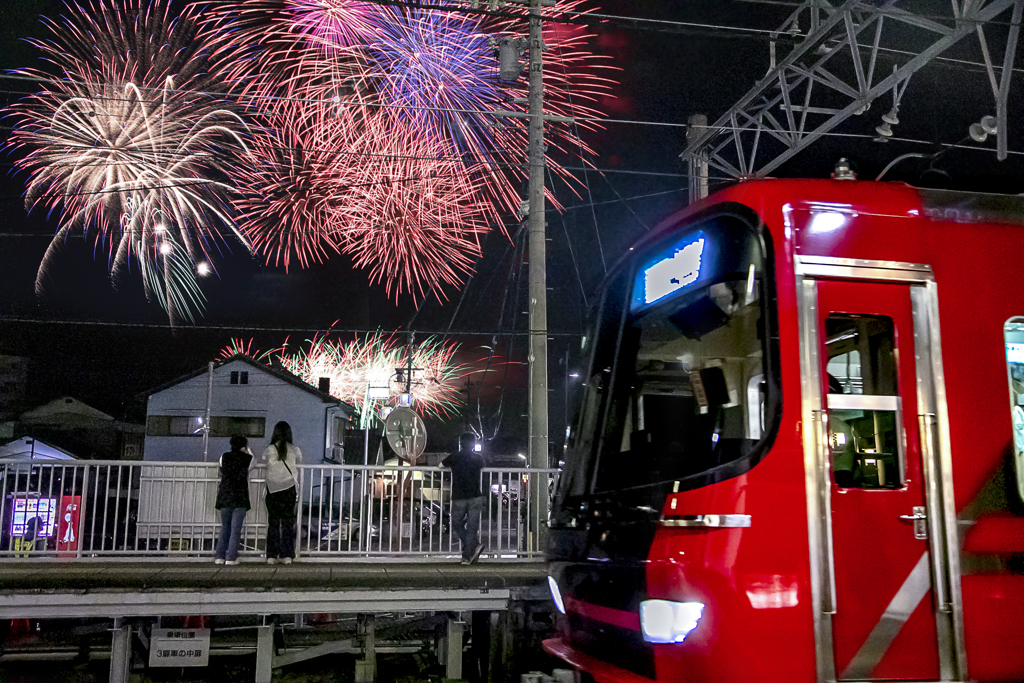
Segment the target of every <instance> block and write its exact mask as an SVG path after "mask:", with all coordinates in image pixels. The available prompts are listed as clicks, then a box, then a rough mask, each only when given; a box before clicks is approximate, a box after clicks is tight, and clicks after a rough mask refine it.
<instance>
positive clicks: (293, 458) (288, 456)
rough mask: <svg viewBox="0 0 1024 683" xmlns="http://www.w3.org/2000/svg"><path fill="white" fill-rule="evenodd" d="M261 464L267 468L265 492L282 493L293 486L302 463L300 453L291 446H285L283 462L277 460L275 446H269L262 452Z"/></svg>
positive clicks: (296, 448)
mask: <svg viewBox="0 0 1024 683" xmlns="http://www.w3.org/2000/svg"><path fill="white" fill-rule="evenodd" d="M262 461H263V464H264V465H266V466H267V490H268V491H270V492H271V493H277V492H278V491H284V490H286V489H290V488H291V487H293V486H295V481H296V475H298V468H297V467H296V466H297V465H298V464H299V463H300V462H302V451H300V450H299V449H298V447H297V446H294V445H292V444H288V445H287V449H286V452H285V456H284V460H281V459H280V458H278V452H277V446H275V445H274V444H270V445H269V446H267V449H266V450H265V451H263V458H262Z"/></svg>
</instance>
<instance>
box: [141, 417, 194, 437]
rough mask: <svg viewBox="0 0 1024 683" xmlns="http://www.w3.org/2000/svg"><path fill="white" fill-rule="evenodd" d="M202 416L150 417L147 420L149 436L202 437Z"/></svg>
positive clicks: (147, 433)
mask: <svg viewBox="0 0 1024 683" xmlns="http://www.w3.org/2000/svg"><path fill="white" fill-rule="evenodd" d="M202 427H203V418H202V416H201V415H150V416H149V418H148V419H147V420H146V435H147V436H200V435H201V434H202V433H203V432H202Z"/></svg>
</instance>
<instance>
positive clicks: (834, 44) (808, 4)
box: [683, 0, 1022, 178]
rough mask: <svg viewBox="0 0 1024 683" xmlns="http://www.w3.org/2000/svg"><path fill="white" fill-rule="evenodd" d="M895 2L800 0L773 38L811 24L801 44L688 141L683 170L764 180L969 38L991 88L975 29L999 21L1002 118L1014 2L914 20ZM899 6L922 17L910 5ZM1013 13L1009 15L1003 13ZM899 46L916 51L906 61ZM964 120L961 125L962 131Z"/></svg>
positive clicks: (970, 3)
mask: <svg viewBox="0 0 1024 683" xmlns="http://www.w3.org/2000/svg"><path fill="white" fill-rule="evenodd" d="M897 3H898V0H896V1H894V2H889V3H874V4H869V3H864V2H860V1H859V0H847V1H846V2H844V3H843V4H842V5H841V6H839V7H832V6H830V5H829V4H828V3H823V2H821V0H805V1H804V2H803V3H801V4H800V5H799V6H798V7H797V9H796V11H794V12H793V14H792V15H790V17H789V18H788V19H787V20H786V22H785V24H783V26H782V27H780V28H779V30H778V33H777V35H784V34H789V35H792V33H791V30H792V29H793V28H794V27H796V28H797V30H802V29H803V27H804V26H806V25H809V26H810V30H809V31H808V33H807V34H806V36H805V37H804V39H803V40H802V41H801V42H800V43H799V44H797V45H795V46H794V48H793V49H792V51H791V52H790V53H789V54H788V55H787V56H786V57H785V58H783V59H781V60H779V59H776V61H775V65H774V67H773V68H772V69H771V70H770V71H769V72H768V74H767V75H766V76H765V77H764V78H763V79H762V80H761V81H759V82H758V83H757V85H755V86H754V87H753V88H752V89H751V90H750V91H748V92H747V94H746V95H744V96H743V97H742V98H740V100H739V101H738V102H737V103H736V104H735V105H734V106H733V107H732V108H731V109H730V110H729V111H727V112H726V113H724V114H722V116H720V117H719V118H718V120H717V121H715V123H714V124H712V125H711V126H710V127H708V128H706V129H705V130H704V133H703V134H701V135H696V134H695V135H694V136H692V137H691V136H690V135H687V145H686V150H685V151H684V152H683V157H684V158H686V159H687V161H688V162H691V163H700V162H706V163H707V164H708V165H709V166H711V167H714V168H716V169H717V170H720V171H722V172H724V173H726V174H728V175H731V176H733V177H736V178H748V177H763V176H765V175H768V174H769V173H771V172H772V171H774V170H775V169H777V168H779V167H780V166H781V165H782V164H784V163H785V162H786V161H788V160H789V159H791V158H793V157H794V156H795V155H797V154H799V153H800V152H801V151H803V150H804V149H806V148H807V147H808V146H810V145H811V144H813V143H814V142H815V141H816V140H818V139H819V138H821V137H822V136H823V135H826V134H828V133H830V132H831V131H832V130H834V129H835V128H836V127H837V126H839V125H840V124H842V123H843V122H844V121H846V120H847V119H849V118H850V117H851V116H858V115H862V114H864V113H865V112H866V111H867V110H868V109H869V107H870V106H871V103H872V102H873V101H874V100H875V99H876V98H877V97H879V96H880V95H884V94H886V93H889V92H893V91H895V92H896V93H897V94H898V95H902V93H903V89H904V88H906V85H907V81H908V80H909V79H910V77H911V76H912V75H913V74H914V73H916V72H917V71H918V70H920V69H921V68H923V67H924V66H925V65H926V64H928V63H929V62H931V61H932V60H935V59H940V55H941V54H942V53H943V52H944V51H945V50H947V49H948V48H950V47H952V46H953V45H954V44H956V43H958V42H959V41H961V40H962V39H963V38H965V37H966V36H969V35H972V34H977V35H978V36H979V38H980V40H981V41H982V52H983V53H984V54H983V55H982V56H983V58H984V62H985V64H984V66H986V67H987V71H988V73H989V78H990V79H991V80H993V82H994V81H995V78H994V67H993V65H992V62H991V59H990V57H989V53H988V46H987V45H985V43H984V42H983V41H984V33H983V31H982V30H981V26H982V25H983V24H985V23H986V22H989V21H992V20H994V19H997V18H999V17H1000V15H1004V20H1007V19H1008V20H1009V21H1010V30H1009V32H1008V39H1007V51H1006V53H1005V54H1006V56H1005V58H1004V60H1003V69H1002V78H1001V82H1000V83H999V88H998V90H997V92H996V100H997V107H996V109H997V117H998V116H999V112H1000V110H1002V111H1003V115H1004V116H1005V104H1004V103H1005V97H1003V94H1004V93H1008V92H1009V83H1010V73H1011V72H1012V70H1013V68H1012V67H1013V57H1014V54H1015V52H1016V44H1017V37H1018V34H1019V26H1020V14H1021V5H1022V3H1021V2H1020V0H953V2H952V3H951V4H952V11H951V13H950V14H949V16H947V17H936V16H935V15H934V14H930V15H928V16H922V15H917V14H915V13H914V12H913V11H911V9H904V8H902V7H897V6H896V5H897ZM904 4H905V5H906V7H907V8H912V9H915V10H918V11H920V8H919V7H917V4H916V3H911V2H909V1H908V2H906V3H904ZM1011 9H1012V10H1013V16H1012V17H1010V16H1008V15H1006V14H1005V13H1007V12H1008V11H1009V10H1011ZM947 11H949V10H947ZM883 22H884V25H885V31H883V28H882V25H883ZM797 35H799V34H797ZM887 36H888V37H890V41H892V40H894V37H895V36H899V37H900V39H899V43H898V44H897V43H893V44H892V45H888V44H887V43H886V40H885V38H886V37H887ZM907 45H920V46H921V47H920V49H919V50H918V52H916V53H915V54H913V55H907V53H906V51H905V48H906V46H907ZM777 49H778V48H777V47H776V51H777ZM880 55H884V56H886V57H889V58H891V59H893V60H894V61H895V60H900V61H897V63H896V65H895V66H896V68H895V69H894V70H893V71H892V73H890V74H883V73H878V72H884V71H885V70H884V69H876V68H875V67H876V64H877V61H878V57H879V56H880ZM865 62H866V64H867V68H866V69H865ZM900 62H902V63H900ZM994 89H995V88H994ZM779 110H781V111H779ZM797 113H799V114H800V116H795V115H794V114H797ZM883 113H884V112H883ZM972 116H975V115H973V114H972ZM975 120H976V118H975ZM969 122H970V121H969V120H968V121H965V128H966V127H967V124H968V123H969ZM1004 128H1005V126H1002V124H1001V123H1000V124H999V133H1000V135H999V143H1000V148H999V154H1000V158H1004V155H1005V149H1004V148H1003V147H1002V145H1003V144H1004V143H1005V140H1006V136H1005V134H1003V129H1004ZM762 134H763V135H762ZM759 154H760V160H758V159H757V157H758V155H759ZM755 162H756V163H755Z"/></svg>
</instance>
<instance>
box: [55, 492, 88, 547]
mask: <svg viewBox="0 0 1024 683" xmlns="http://www.w3.org/2000/svg"><path fill="white" fill-rule="evenodd" d="M81 507H82V497H81V496H61V497H60V509H59V510H58V511H57V557H74V556H75V555H76V554H77V551H78V547H79V546H78V544H79V541H80V539H79V538H78V517H79V515H80V514H81Z"/></svg>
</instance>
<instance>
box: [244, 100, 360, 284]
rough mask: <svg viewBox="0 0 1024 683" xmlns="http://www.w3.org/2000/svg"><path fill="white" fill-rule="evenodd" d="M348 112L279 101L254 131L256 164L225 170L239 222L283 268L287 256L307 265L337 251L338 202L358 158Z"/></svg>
mask: <svg viewBox="0 0 1024 683" xmlns="http://www.w3.org/2000/svg"><path fill="white" fill-rule="evenodd" d="M332 114H333V115H332ZM348 114H349V110H347V109H342V110H339V111H336V112H335V111H328V110H326V108H324V107H320V108H317V107H308V106H301V105H298V104H296V103H294V102H284V103H283V104H281V105H279V106H278V107H276V108H275V111H273V112H272V113H271V114H270V116H269V117H268V124H269V125H268V126H267V127H266V128H265V129H264V130H263V131H261V132H260V133H258V134H256V135H255V136H254V139H253V141H252V144H251V145H250V150H251V154H252V156H253V158H254V159H255V162H254V163H253V164H251V165H249V164H247V165H244V166H239V167H234V168H230V169H228V173H229V175H230V177H231V179H232V181H233V183H234V185H235V188H236V190H237V195H236V198H235V199H234V200H233V202H232V203H233V205H234V208H235V210H236V212H237V213H238V222H239V224H240V225H242V226H243V227H244V229H245V231H246V234H247V235H248V236H249V238H250V240H251V242H252V245H253V250H254V251H256V252H257V253H259V254H261V255H262V256H263V257H264V258H265V259H266V261H267V263H271V264H274V265H282V266H284V268H285V270H286V271H287V270H288V268H289V267H290V265H291V264H292V260H293V259H294V260H295V261H297V262H298V264H299V265H300V266H301V267H304V268H305V267H307V266H309V265H310V263H312V262H316V263H320V262H323V261H324V260H325V259H326V258H327V257H328V256H329V255H330V254H331V253H332V252H333V253H339V252H340V246H339V242H338V236H339V234H340V232H341V230H342V227H343V225H342V223H341V221H342V219H343V218H344V211H343V208H344V207H345V206H346V204H347V202H348V201H350V199H349V194H350V187H351V185H352V183H354V182H356V181H357V180H358V178H359V174H358V173H357V165H358V164H359V163H361V161H362V156H360V155H357V154H356V150H357V149H358V142H359V140H358V135H357V129H356V127H355V125H354V124H353V122H352V121H351V119H350V117H349V116H348Z"/></svg>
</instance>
